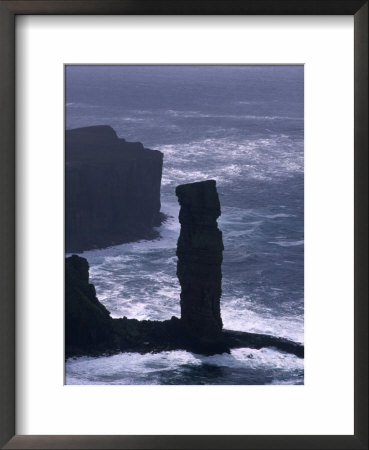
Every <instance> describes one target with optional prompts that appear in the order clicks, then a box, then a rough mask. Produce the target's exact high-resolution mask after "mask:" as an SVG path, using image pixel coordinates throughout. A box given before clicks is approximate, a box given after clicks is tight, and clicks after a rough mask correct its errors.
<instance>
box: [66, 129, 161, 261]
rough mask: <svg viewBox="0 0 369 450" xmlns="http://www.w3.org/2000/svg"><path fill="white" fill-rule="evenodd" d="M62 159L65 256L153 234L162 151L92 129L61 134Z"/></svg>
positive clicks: (155, 224) (111, 133)
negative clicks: (63, 158)
mask: <svg viewBox="0 0 369 450" xmlns="http://www.w3.org/2000/svg"><path fill="white" fill-rule="evenodd" d="M65 160H66V164H65V166H66V168H65V243H66V252H79V251H82V250H88V249H92V248H101V247H106V246H109V245H114V244H119V243H123V242H129V241H134V240H139V239H143V238H152V237H154V236H155V235H156V233H155V232H154V230H153V227H154V226H157V225H159V224H160V220H161V215H160V184H161V175H162V166H163V154H162V153H161V152H159V151H156V150H149V149H146V148H144V147H143V145H142V144H141V143H134V142H126V141H125V140H124V139H119V138H118V137H117V135H116V133H115V131H114V130H113V129H112V128H111V127H109V126H95V127H87V128H77V129H73V130H67V131H66V134H65Z"/></svg>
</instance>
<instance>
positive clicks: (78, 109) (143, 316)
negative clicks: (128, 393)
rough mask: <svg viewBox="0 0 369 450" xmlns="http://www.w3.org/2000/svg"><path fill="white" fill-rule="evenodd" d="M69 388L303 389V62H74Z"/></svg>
mask: <svg viewBox="0 0 369 450" xmlns="http://www.w3.org/2000/svg"><path fill="white" fill-rule="evenodd" d="M64 102H65V103H64V107H65V111H64V114H65V118H64V120H65V141H64V150H65V157H64V202H65V203H64V212H65V236H64V239H65V241H64V244H65V255H64V257H65V274H64V277H65V308H64V313H65V314H64V337H65V342H64V344H65V345H64V349H65V354H64V356H65V384H66V385H303V384H304V65H303V64H301V65H298V64H295V65H275V64H263V65H261V64H260V65H247V64H238V65H237V64H235V65H232V64H208V65H199V64H183V65H171V64H155V65H148V64H142V65H127V64H122V65H120V64H112V65H109V64H106V65H105V64H66V65H65V66H64Z"/></svg>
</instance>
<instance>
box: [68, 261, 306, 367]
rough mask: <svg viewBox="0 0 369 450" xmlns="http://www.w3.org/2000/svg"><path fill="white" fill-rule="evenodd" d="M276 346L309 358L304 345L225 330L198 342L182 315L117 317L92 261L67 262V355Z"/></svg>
mask: <svg viewBox="0 0 369 450" xmlns="http://www.w3.org/2000/svg"><path fill="white" fill-rule="evenodd" d="M240 347H249V348H255V349H260V348H262V347H275V348H277V349H280V350H282V351H285V352H288V353H292V354H294V355H296V356H298V357H300V358H302V357H303V356H304V347H303V345H300V344H297V343H295V342H292V341H289V340H288V339H283V338H278V337H274V336H269V335H264V334H255V333H246V332H241V331H230V330H223V331H222V332H221V335H220V337H218V338H215V339H214V341H213V342H209V341H208V342H204V341H201V340H198V339H195V338H193V337H191V336H189V334H188V333H187V331H186V330H185V329H184V327H183V324H182V321H181V320H180V319H178V318H176V317H172V318H171V319H170V320H164V321H161V322H160V321H151V320H136V319H127V318H126V317H123V318H121V319H112V318H111V317H110V314H109V312H108V311H107V309H106V308H105V307H104V306H103V305H102V304H101V303H100V302H99V300H98V299H97V298H96V293H95V288H94V286H93V285H92V284H89V273H88V262H87V260H86V259H85V258H82V257H80V256H77V255H73V256H70V257H69V258H66V260H65V356H66V357H69V356H73V355H101V354H103V353H117V352H139V353H148V352H160V351H164V350H166V351H168V350H187V351H192V352H196V353H201V354H204V355H212V354H215V353H223V352H229V349H230V348H240Z"/></svg>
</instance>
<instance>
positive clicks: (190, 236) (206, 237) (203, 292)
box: [176, 180, 224, 341]
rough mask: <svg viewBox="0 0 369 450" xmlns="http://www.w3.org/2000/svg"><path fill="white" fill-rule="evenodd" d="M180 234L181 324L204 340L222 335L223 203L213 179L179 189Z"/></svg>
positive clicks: (178, 264)
mask: <svg viewBox="0 0 369 450" xmlns="http://www.w3.org/2000/svg"><path fill="white" fill-rule="evenodd" d="M176 195H177V197H178V201H179V204H180V206H181V209H180V212H179V222H180V224H181V232H180V235H179V239H178V244H177V256H178V263H177V276H178V279H179V282H180V285H181V288H182V289H181V321H182V325H183V326H184V328H185V330H186V332H187V333H188V334H189V335H191V336H193V337H194V338H198V339H200V340H201V341H212V340H214V339H216V338H217V337H219V336H220V333H221V331H222V326H223V324H222V319H221V316H220V297H221V292H222V290H221V285H222V271H221V264H222V259H223V255H222V252H223V248H224V247H223V240H222V232H221V231H220V230H219V229H218V225H217V218H218V217H219V216H220V214H221V212H220V203H219V198H218V193H217V189H216V183H215V181H214V180H208V181H201V182H198V183H190V184H183V185H180V186H177V188H176Z"/></svg>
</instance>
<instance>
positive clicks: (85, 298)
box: [65, 255, 114, 351]
mask: <svg viewBox="0 0 369 450" xmlns="http://www.w3.org/2000/svg"><path fill="white" fill-rule="evenodd" d="M88 269H89V266H88V262H87V260H86V259H85V258H80V257H79V256H77V255H73V256H71V257H70V258H67V259H66V260H65V346H66V349H68V350H69V351H70V349H74V348H77V349H80V348H83V349H91V350H94V351H99V350H105V349H106V348H111V347H114V335H113V319H112V318H111V317H110V313H109V311H108V310H107V309H106V308H105V306H104V305H103V304H102V303H100V302H99V300H98V299H97V298H96V291H95V287H94V285H93V284H90V283H89V273H88Z"/></svg>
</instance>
